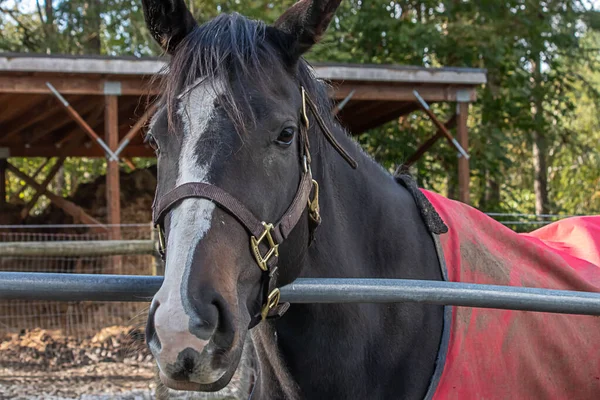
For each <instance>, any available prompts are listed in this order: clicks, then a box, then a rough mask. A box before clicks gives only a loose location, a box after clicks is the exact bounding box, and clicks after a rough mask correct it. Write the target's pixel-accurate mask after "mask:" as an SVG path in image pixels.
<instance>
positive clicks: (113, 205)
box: [104, 95, 123, 274]
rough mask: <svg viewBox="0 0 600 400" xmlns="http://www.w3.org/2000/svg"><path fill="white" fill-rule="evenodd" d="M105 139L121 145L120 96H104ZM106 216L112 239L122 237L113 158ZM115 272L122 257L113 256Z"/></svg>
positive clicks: (118, 271) (116, 164) (113, 147)
mask: <svg viewBox="0 0 600 400" xmlns="http://www.w3.org/2000/svg"><path fill="white" fill-rule="evenodd" d="M104 135H105V137H104V139H105V140H106V144H107V145H108V147H109V148H110V149H111V150H112V151H113V152H114V151H115V150H116V149H117V147H118V146H119V108H118V97H117V96H113V95H106V96H104ZM106 162H107V165H106V214H107V215H106V217H107V223H108V224H109V225H111V227H110V239H112V240H119V239H121V228H120V227H119V225H120V224H121V186H120V182H119V162H118V161H115V160H113V159H111V158H107V160H106ZM112 262H113V264H114V265H113V266H114V273H116V274H122V273H123V271H122V260H121V257H118V256H117V257H112Z"/></svg>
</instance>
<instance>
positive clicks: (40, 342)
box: [0, 326, 152, 371]
mask: <svg viewBox="0 0 600 400" xmlns="http://www.w3.org/2000/svg"><path fill="white" fill-rule="evenodd" d="M0 354H2V362H1V364H2V366H3V367H7V366H11V367H12V368H18V369H30V368H41V369H43V370H45V371H52V370H58V369H65V368H72V367H76V366H83V365H91V364H94V363H98V362H103V363H123V362H130V363H138V362H141V363H144V362H150V361H151V360H152V357H151V355H150V352H149V350H148V348H147V347H146V345H145V344H144V333H143V332H142V331H141V330H140V329H136V328H133V327H131V326H111V327H107V328H104V329H102V330H101V331H100V332H98V333H97V334H96V335H94V336H93V337H92V338H91V339H79V338H73V337H68V336H65V335H63V333H62V332H61V331H59V330H55V331H52V330H45V329H39V328H36V329H31V330H23V331H21V332H19V333H15V334H12V335H7V336H6V337H5V340H3V341H2V342H0Z"/></svg>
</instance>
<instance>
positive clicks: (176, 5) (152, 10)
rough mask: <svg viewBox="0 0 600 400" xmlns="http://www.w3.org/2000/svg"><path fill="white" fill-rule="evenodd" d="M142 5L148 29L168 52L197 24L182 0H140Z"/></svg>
mask: <svg viewBox="0 0 600 400" xmlns="http://www.w3.org/2000/svg"><path fill="white" fill-rule="evenodd" d="M142 6H143V8H144V18H145V19H146V26H147V27H148V30H149V31H150V33H151V34H152V37H153V38H154V40H156V41H157V42H158V44H159V45H160V47H162V49H163V50H164V51H165V52H167V53H169V54H173V52H174V51H175V49H176V48H177V45H178V44H179V43H180V42H181V41H182V40H183V38H184V37H186V36H187V34H188V33H190V32H191V31H192V30H193V29H194V28H195V27H196V26H197V23H196V20H195V19H194V17H193V16H192V13H190V11H189V10H188V8H187V7H186V5H185V1H184V0H142Z"/></svg>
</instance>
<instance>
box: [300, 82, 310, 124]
mask: <svg viewBox="0 0 600 400" xmlns="http://www.w3.org/2000/svg"><path fill="white" fill-rule="evenodd" d="M301 88H302V119H303V121H304V125H305V126H306V129H308V128H310V122H308V114H307V112H306V90H304V86H301Z"/></svg>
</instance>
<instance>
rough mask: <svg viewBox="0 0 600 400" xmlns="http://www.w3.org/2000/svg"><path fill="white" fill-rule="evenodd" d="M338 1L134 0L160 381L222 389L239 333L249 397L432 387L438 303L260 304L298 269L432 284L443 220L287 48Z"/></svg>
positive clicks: (150, 336) (307, 273)
mask: <svg viewBox="0 0 600 400" xmlns="http://www.w3.org/2000/svg"><path fill="white" fill-rule="evenodd" d="M340 1H341V0H302V1H299V2H298V3H296V4H295V5H294V6H292V7H291V8H290V9H289V10H288V11H287V12H285V13H284V14H283V15H282V16H281V17H280V18H279V19H278V20H277V21H276V22H275V23H274V24H273V25H266V24H264V23H262V22H258V21H252V20H249V19H247V18H245V17H243V16H240V15H238V14H230V15H220V16H218V17H217V18H215V19H213V20H211V21H209V22H207V23H205V24H203V25H201V26H199V25H198V24H197V23H196V21H195V20H194V18H193V17H192V16H191V14H190V12H189V11H188V10H187V8H186V6H185V4H184V1H183V0H163V1H161V0H144V1H143V5H144V13H145V17H146V22H147V24H148V28H149V30H150V32H151V33H152V35H153V36H154V38H155V39H156V41H157V42H158V43H159V44H161V46H162V47H163V49H164V50H165V51H166V52H167V53H169V54H170V55H171V57H172V58H171V61H170V63H169V70H168V72H167V73H166V75H165V77H164V88H163V97H162V100H161V104H160V108H159V111H158V112H157V114H156V115H155V117H154V119H153V121H152V125H151V128H150V130H149V133H148V136H147V140H148V142H149V143H150V144H151V145H152V146H154V147H155V149H156V152H157V157H158V187H157V191H156V200H155V205H154V217H155V222H156V223H157V225H158V226H159V227H160V229H161V232H163V233H164V238H163V243H164V248H163V251H164V255H165V260H166V273H165V280H164V283H163V285H162V287H161V288H160V290H159V292H158V293H157V294H156V296H155V297H154V299H153V303H152V307H151V310H150V313H149V318H148V326H147V342H148V345H149V347H150V349H151V351H152V353H153V354H154V356H155V358H156V360H157V363H158V366H159V369H160V376H161V380H162V381H163V383H164V384H165V385H167V386H168V387H171V388H175V389H179V390H196V391H217V390H220V389H221V388H223V387H225V386H226V385H227V384H228V383H229V382H230V380H231V377H232V376H233V374H234V373H235V372H236V369H237V368H238V365H239V363H240V358H241V357H242V353H243V350H244V343H245V342H246V339H247V335H248V333H250V335H251V340H252V343H253V345H254V346H253V347H254V348H255V349H256V358H257V364H258V365H257V368H256V376H255V378H256V380H255V385H254V387H253V392H252V399H290V400H293V399H311V400H313V399H340V400H342V399H343V400H346V399H422V398H424V397H426V398H429V397H431V396H433V393H434V392H435V390H436V383H437V382H438V381H439V379H440V375H441V373H442V369H443V365H444V354H445V351H446V349H447V348H448V338H449V336H448V335H449V333H448V326H449V324H448V315H449V314H448V311H449V309H447V310H445V309H444V307H441V306H429V305H422V304H408V303H406V304H358V305H357V304H352V305H321V304H302V305H299V304H294V305H292V306H291V307H289V305H288V304H279V302H278V291H277V287H281V286H283V285H286V284H288V283H291V282H293V281H294V280H295V279H296V278H298V277H345V278H360V277H365V278H404V279H424V280H442V279H444V278H445V276H444V267H443V265H444V264H443V261H441V258H440V257H439V254H438V250H439V249H440V246H439V239H438V237H437V234H440V233H443V232H445V231H446V227H445V225H444V223H443V222H442V221H441V220H440V219H439V217H438V216H437V214H436V213H435V211H434V210H433V209H432V208H431V204H430V203H429V202H428V201H427V199H425V197H424V196H423V194H422V193H421V192H419V191H418V190H417V189H416V187H415V186H414V184H411V182H410V180H402V182H403V183H404V184H398V182H397V181H396V180H395V179H394V178H393V177H392V176H391V175H390V174H389V173H387V172H386V171H385V170H384V169H383V168H381V167H380V166H379V165H378V164H376V163H375V162H374V161H373V160H372V159H370V158H369V157H368V156H367V155H366V154H365V153H363V152H362V151H361V150H360V148H359V146H358V145H357V144H356V143H354V142H353V141H352V139H351V138H349V137H348V136H347V134H346V133H345V132H344V130H343V129H342V128H341V127H340V126H339V125H338V124H337V122H336V121H334V120H333V119H332V118H331V116H330V115H331V112H330V110H331V104H330V100H329V98H328V88H327V87H326V85H325V84H324V83H322V82H320V81H318V80H317V79H315V77H314V76H313V74H312V71H311V68H310V66H309V65H308V64H307V63H306V62H305V61H304V60H303V59H302V55H303V54H304V53H305V52H306V51H308V50H309V49H310V48H311V47H312V46H313V45H314V44H316V43H317V42H318V41H319V39H320V38H321V36H322V35H323V33H324V32H325V30H326V28H327V26H328V25H329V23H330V22H331V20H332V18H333V16H334V12H335V10H336V9H337V7H338V5H339V3H340ZM451 209H459V208H457V207H455V206H452V207H451ZM461 212H463V211H461ZM263 222H264V224H263ZM317 226H318V228H317ZM454 232H455V233H456V231H454ZM469 232H472V230H471V231H469ZM455 233H454V234H455ZM450 237H451V238H453V237H456V236H450ZM476 242H477V240H476V239H474V240H471V239H470V242H469V243H472V244H476ZM445 243H448V242H445ZM468 249H470V247H465V254H466V250H468ZM483 250H485V249H483ZM477 251H479V250H477ZM489 253H490V252H489V251H487V252H486V251H480V252H479V253H477V257H476V258H475V259H476V260H477V261H481V262H482V263H484V264H485V263H486V262H487V261H486V260H487V259H486V258H485V257H487V254H489ZM469 254H475V253H473V252H471V253H469ZM488 261H489V260H488ZM488 265H490V264H489V263H488ZM494 265H495V264H494ZM288 307H289V309H288ZM445 311H446V312H445ZM456 315H458V314H456ZM491 320H493V321H496V320H495V319H491ZM491 320H490V319H488V320H486V321H487V322H486V321H483V322H482V324H483V325H481V326H482V327H484V328H485V327H487V326H493V324H492V325H490V322H489V321H491ZM500 320H501V319H497V321H500ZM444 321H446V322H444ZM466 321H467V322H468V321H469V318H468V317H466ZM486 324H487V325H486ZM478 326H479V325H478ZM550 348H551V345H550ZM494 356H495V355H494V354H491V355H490V357H492V358H493V357H494ZM438 357H439V358H438ZM481 360H484V358H481ZM486 363H487V364H491V363H490V362H487V361H486ZM484 378H485V377H484ZM534 385H535V383H534ZM450 386H452V382H450ZM446 387H448V385H447V386H446ZM502 388H503V390H508V392H509V393H510V385H508V386H507V385H504V386H502ZM507 388H508V389H507ZM449 390H452V387H450V389H449ZM517 397H518V396H517ZM463 398H464V397H463Z"/></svg>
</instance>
